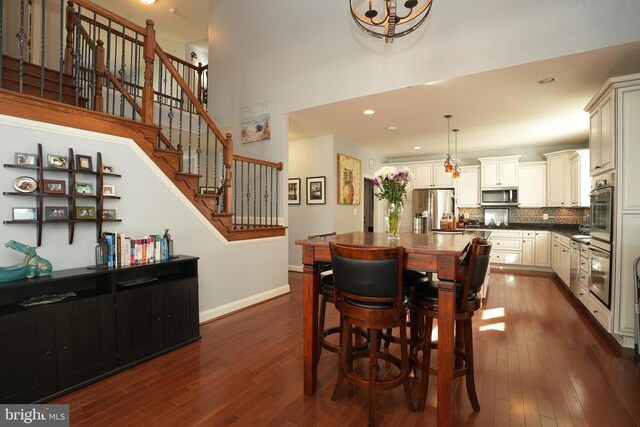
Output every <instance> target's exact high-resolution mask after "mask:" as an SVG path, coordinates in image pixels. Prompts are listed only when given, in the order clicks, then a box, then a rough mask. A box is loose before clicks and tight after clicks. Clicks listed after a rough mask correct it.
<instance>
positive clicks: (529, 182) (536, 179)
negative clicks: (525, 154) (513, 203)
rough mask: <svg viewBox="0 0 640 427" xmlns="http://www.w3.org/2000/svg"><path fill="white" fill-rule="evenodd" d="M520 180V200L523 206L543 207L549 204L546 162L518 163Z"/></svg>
mask: <svg viewBox="0 0 640 427" xmlns="http://www.w3.org/2000/svg"><path fill="white" fill-rule="evenodd" d="M518 175H519V177H518V181H519V182H520V186H519V190H520V192H519V194H518V201H519V202H520V207H521V208H541V207H544V206H546V204H547V193H546V179H547V163H546V162H529V163H520V165H518Z"/></svg>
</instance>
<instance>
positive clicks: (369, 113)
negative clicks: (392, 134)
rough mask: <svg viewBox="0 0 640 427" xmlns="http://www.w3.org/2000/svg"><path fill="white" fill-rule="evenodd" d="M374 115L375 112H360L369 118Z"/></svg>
mask: <svg viewBox="0 0 640 427" xmlns="http://www.w3.org/2000/svg"><path fill="white" fill-rule="evenodd" d="M375 113H376V112H375V110H364V111H363V112H362V114H364V115H365V116H370V115H372V114H375Z"/></svg>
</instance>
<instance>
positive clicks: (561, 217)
mask: <svg viewBox="0 0 640 427" xmlns="http://www.w3.org/2000/svg"><path fill="white" fill-rule="evenodd" d="M458 213H459V214H460V215H462V214H465V213H468V214H469V219H471V220H475V221H480V222H481V223H482V222H483V221H484V208H459V209H458ZM544 214H547V215H549V219H547V220H545V219H543V215H544ZM588 215H589V208H578V209H576V208H571V209H567V208H516V207H510V208H509V222H510V223H515V224H586V223H587V221H586V220H585V218H586V216H588Z"/></svg>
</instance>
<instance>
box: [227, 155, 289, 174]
mask: <svg viewBox="0 0 640 427" xmlns="http://www.w3.org/2000/svg"><path fill="white" fill-rule="evenodd" d="M233 160H238V161H240V162H247V163H255V164H257V165H262V166H268V167H271V168H275V169H278V170H279V171H281V170H282V168H283V164H282V162H278V163H274V162H268V161H266V160H260V159H254V158H252V157H245V156H240V155H237V154H234V155H233Z"/></svg>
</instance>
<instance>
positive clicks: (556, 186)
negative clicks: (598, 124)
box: [544, 150, 590, 208]
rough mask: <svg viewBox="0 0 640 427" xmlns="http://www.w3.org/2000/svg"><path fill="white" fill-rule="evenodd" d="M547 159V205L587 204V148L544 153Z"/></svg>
mask: <svg viewBox="0 0 640 427" xmlns="http://www.w3.org/2000/svg"><path fill="white" fill-rule="evenodd" d="M544 157H545V159H547V206H549V207H563V208H569V207H574V208H578V207H588V206H589V184H590V182H589V174H588V173H587V165H588V164H589V151H588V150H563V151H556V152H553V153H546V154H544Z"/></svg>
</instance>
